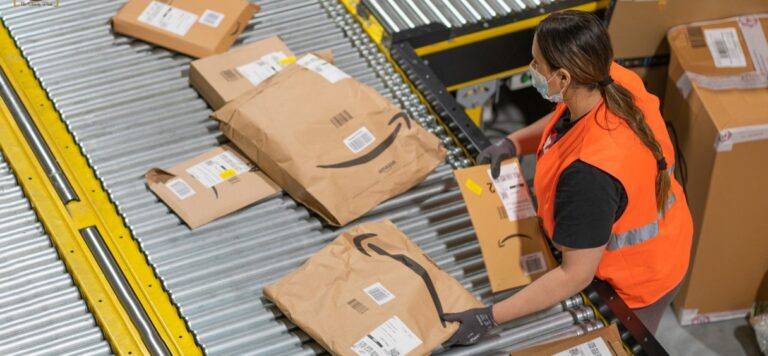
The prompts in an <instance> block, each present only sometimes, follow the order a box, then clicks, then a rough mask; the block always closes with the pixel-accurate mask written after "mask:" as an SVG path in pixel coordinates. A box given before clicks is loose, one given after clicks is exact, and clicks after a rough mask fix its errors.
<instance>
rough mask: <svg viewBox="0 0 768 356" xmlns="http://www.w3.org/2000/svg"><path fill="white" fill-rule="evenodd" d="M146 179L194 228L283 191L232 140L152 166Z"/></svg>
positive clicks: (152, 188)
mask: <svg viewBox="0 0 768 356" xmlns="http://www.w3.org/2000/svg"><path fill="white" fill-rule="evenodd" d="M145 179H146V180H147V185H148V186H149V189H151V190H152V191H153V192H155V194H157V196H158V197H160V199H162V200H163V201H164V202H165V203H166V204H168V206H169V207H170V208H171V209H172V210H173V211H174V212H176V214H177V215H179V217H180V218H181V219H182V220H184V222H186V223H187V225H189V227H190V228H192V229H194V228H196V227H199V226H201V225H204V224H207V223H209V222H211V221H213V220H215V219H217V218H219V217H222V216H224V215H227V214H229V213H232V212H234V211H237V210H239V209H242V208H244V207H246V206H248V205H250V204H253V203H255V202H257V201H260V200H263V199H265V198H268V197H271V196H274V195H275V194H278V193H279V192H280V191H281V190H280V187H279V186H277V184H275V183H274V182H272V180H271V179H269V178H267V176H266V175H264V173H262V172H261V171H259V170H258V169H257V168H256V167H254V165H253V164H252V163H250V162H249V161H248V159H246V158H245V157H244V156H243V155H242V153H240V152H239V151H238V150H237V149H236V148H235V147H233V146H231V145H229V144H226V145H223V146H220V147H216V148H214V149H213V150H210V151H208V152H206V153H203V154H201V155H199V156H197V157H195V158H192V159H190V160H188V161H185V162H183V163H180V164H178V165H176V166H174V167H172V168H169V169H167V170H163V169H160V168H152V169H150V170H149V172H147V174H146V175H145Z"/></svg>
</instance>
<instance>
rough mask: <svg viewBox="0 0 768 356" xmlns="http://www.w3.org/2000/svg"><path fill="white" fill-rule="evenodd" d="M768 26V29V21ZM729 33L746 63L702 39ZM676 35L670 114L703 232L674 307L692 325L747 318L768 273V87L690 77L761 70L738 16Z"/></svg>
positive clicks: (764, 24) (767, 24)
mask: <svg viewBox="0 0 768 356" xmlns="http://www.w3.org/2000/svg"><path fill="white" fill-rule="evenodd" d="M761 23H762V29H763V31H765V30H766V29H768V22H767V21H766V19H765V18H764V19H763V20H762V22H761ZM753 25H754V23H753ZM709 30H715V32H707V31H709ZM723 30H725V31H727V32H730V31H735V32H736V34H738V37H733V38H738V39H739V44H738V45H736V44H735V42H734V43H732V44H730V45H729V47H728V48H730V49H729V50H728V51H726V53H735V52H733V51H735V47H736V46H740V47H741V49H742V51H743V54H744V57H745V58H744V62H745V63H744V64H745V66H742V67H735V68H725V67H724V68H717V67H716V66H715V63H716V59H715V57H713V53H714V54H715V55H717V56H719V54H718V53H719V52H718V51H717V48H714V49H715V51H710V45H708V44H707V41H706V38H704V39H703V40H702V37H706V36H705V35H704V34H705V33H710V34H718V33H724V32H723ZM668 39H669V43H670V45H671V48H672V59H671V62H670V66H669V79H668V81H667V94H666V102H665V105H664V117H665V118H666V119H667V120H670V121H671V122H672V124H673V125H674V127H675V129H676V131H677V133H678V138H679V142H680V149H679V150H680V152H681V153H682V155H683V157H684V158H685V160H686V161H687V166H688V182H687V192H688V193H687V194H688V204H689V206H690V208H691V213H692V215H693V221H694V231H695V234H694V244H693V259H692V261H691V266H690V269H689V276H688V278H687V282H686V283H685V284H684V285H683V288H682V290H681V292H680V294H679V295H678V297H677V299H676V300H675V301H674V304H673V305H674V307H675V310H676V311H677V315H678V318H679V319H680V321H681V323H682V324H684V325H687V324H692V323H701V322H708V321H716V320H722V319H728V318H736V317H743V316H744V315H746V314H747V312H748V311H749V309H750V307H751V306H752V303H753V302H754V301H755V299H756V297H757V295H758V291H759V288H760V284H761V280H762V279H763V278H764V276H765V274H766V272H767V271H768V258H766V256H768V239H766V238H765V237H766V236H767V235H766V231H768V219H766V217H765V212H766V211H768V188H767V187H766V184H765V182H768V166H766V165H764V164H762V163H763V162H764V161H765V158H766V157H768V116H767V115H766V114H765V105H766V103H768V89H766V88H762V89H741V90H709V89H704V88H702V87H701V85H699V84H698V83H697V82H696V81H693V82H692V81H690V80H689V79H690V78H689V77H688V76H689V74H686V75H683V74H684V72H685V71H687V72H688V73H699V74H703V75H707V76H710V77H711V78H718V77H721V78H723V77H724V78H727V77H729V76H736V77H742V76H744V74H746V73H749V72H752V71H753V70H754V69H755V68H754V66H753V65H752V58H751V56H750V54H749V51H747V49H746V44H745V41H744V35H743V33H742V30H741V27H740V25H739V23H738V22H737V21H736V20H734V19H729V20H724V21H718V22H713V23H707V24H696V25H693V26H690V27H680V28H675V29H673V30H672V31H670V33H669V34H668ZM763 41H764V39H763ZM715 46H718V45H715ZM717 60H720V59H717ZM721 64H722V63H721ZM744 77H745V78H748V77H749V76H744Z"/></svg>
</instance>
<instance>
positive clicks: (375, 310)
mask: <svg viewBox="0 0 768 356" xmlns="http://www.w3.org/2000/svg"><path fill="white" fill-rule="evenodd" d="M258 10H259V8H258V6H255V5H252V4H249V3H248V2H247V1H244V0H225V1H221V0H218V1H212V0H211V1H192V0H186V1H182V0H179V1H174V2H173V3H170V4H169V3H166V2H159V1H149V0H133V1H129V2H128V3H127V4H126V5H125V6H124V7H123V8H122V9H121V10H120V11H119V13H118V14H117V15H116V16H115V17H114V19H113V28H114V30H115V31H116V32H118V33H122V34H125V35H129V36H133V37H135V38H138V39H142V40H144V41H147V42H151V43H153V44H156V45H159V46H162V47H165V48H168V49H171V50H174V51H177V52H180V53H182V54H185V55H189V56H192V57H196V58H197V59H196V60H194V61H192V62H191V64H190V67H189V78H190V84H191V85H192V87H194V88H195V89H196V90H197V91H198V93H199V94H200V96H201V97H202V98H203V99H204V100H205V101H206V102H207V103H208V105H209V106H210V107H211V108H212V109H213V110H214V112H213V114H212V115H211V118H212V119H213V120H216V121H217V122H219V124H220V128H221V130H222V132H223V133H224V135H225V136H226V137H227V138H228V139H229V140H230V142H229V143H226V144H223V145H221V146H219V147H217V148H215V149H213V150H211V151H208V152H205V153H203V154H201V155H199V156H197V157H194V158H192V159H190V160H187V161H185V162H180V163H178V164H177V165H176V166H173V167H170V168H152V169H150V170H149V171H148V172H147V173H146V176H145V177H146V181H147V185H148V186H149V188H150V189H151V190H152V191H153V192H154V193H155V194H156V195H157V196H158V197H159V198H160V199H161V200H163V201H164V202H165V203H166V204H167V205H168V206H169V207H170V208H171V209H172V210H173V211H174V212H176V214H177V215H178V216H179V217H180V218H181V219H182V220H183V221H184V222H185V223H186V224H187V225H188V226H189V227H190V228H192V229H194V228H197V227H199V226H201V225H203V224H206V223H208V222H211V221H213V220H215V219H217V218H220V217H222V216H224V215H227V214H230V213H233V212H235V211H237V210H240V209H242V208H245V207H247V206H249V205H252V204H255V203H257V202H259V201H262V200H264V199H266V198H268V197H271V196H274V195H276V194H280V192H281V191H284V192H285V193H287V194H289V195H290V196H291V197H292V198H293V199H295V200H296V201H298V202H300V203H302V204H303V205H304V206H306V207H307V208H308V209H310V210H312V211H313V212H315V213H316V214H317V216H319V217H320V218H321V219H322V220H323V221H324V222H325V223H327V224H328V225H331V226H344V225H347V224H348V223H350V222H352V221H354V220H355V219H357V218H359V217H360V216H362V215H364V214H365V213H367V212H368V211H370V210H371V209H373V208H374V207H376V206H377V205H379V204H380V203H381V202H383V201H385V200H387V199H390V198H392V197H395V196H396V195H398V194H401V193H403V192H405V191H406V190H408V189H410V188H412V187H413V186H415V185H417V184H419V183H420V182H421V181H422V180H424V179H425V177H426V176H427V175H428V174H429V173H430V172H432V171H433V170H434V169H435V167H436V166H437V165H439V164H440V163H441V162H442V161H443V160H444V158H445V150H444V148H443V147H442V145H441V144H440V142H439V141H438V139H437V138H436V137H434V136H432V135H431V134H429V133H428V132H427V131H426V130H424V129H423V128H422V127H420V126H419V125H418V124H416V123H415V122H414V121H413V120H412V119H411V118H410V117H409V116H408V115H407V114H406V113H404V112H403V111H401V110H400V109H399V108H398V107H396V106H395V105H393V104H392V103H390V102H389V101H387V100H386V99H385V98H384V97H382V96H381V95H380V94H379V93H378V92H377V91H376V90H374V89H373V88H370V87H368V86H366V85H364V84H362V83H360V82H358V81H356V80H354V79H353V78H350V77H349V76H348V75H347V74H345V73H344V72H343V71H342V70H340V69H339V68H337V67H335V66H334V65H333V64H332V61H333V58H332V53H330V51H325V52H318V53H308V54H303V55H297V54H295V53H294V52H292V51H291V49H290V48H288V47H287V46H286V44H285V43H283V42H282V41H281V40H280V38H279V37H271V38H267V39H264V40H261V41H258V42H252V43H248V44H245V45H242V46H239V47H236V48H233V49H232V50H229V47H230V46H231V45H232V44H233V43H234V42H235V40H236V39H237V37H238V36H239V34H240V32H241V31H242V30H243V29H244V28H245V27H246V26H247V25H248V23H249V20H250V19H251V17H252V16H253V15H254V14H255V13H256V12H257V11H258ZM502 170H503V173H504V174H503V177H504V179H503V180H499V181H493V180H492V179H491V177H490V175H489V172H488V167H487V166H486V167H473V168H470V169H466V170H462V171H457V172H456V178H457V181H458V182H459V185H460V187H461V191H462V194H463V195H464V197H465V201H466V202H467V205H468V210H469V212H470V214H471V217H472V221H473V223H474V224H475V227H476V228H477V233H478V238H479V240H480V244H481V248H482V250H483V254H484V255H485V260H486V266H487V267H488V271H489V278H490V280H491V285H492V289H493V290H494V291H501V290H508V289H510V288H515V287H519V286H522V285H525V284H528V283H530V282H531V281H532V280H534V279H535V278H537V277H539V276H541V275H543V274H544V273H546V272H547V271H549V270H550V269H552V268H554V267H555V266H556V262H555V260H554V259H553V258H552V255H551V253H550V251H549V248H548V245H547V243H546V241H545V237H544V236H543V234H542V232H541V229H540V228H539V225H538V220H537V218H536V216H535V212H534V211H533V207H532V204H531V199H530V196H528V191H527V189H524V190H523V189H519V190H518V191H517V192H515V193H514V194H511V193H512V192H511V191H509V189H510V188H509V187H512V186H516V185H518V184H520V183H521V182H523V183H524V181H523V180H522V173H521V172H520V168H519V164H518V163H517V162H516V161H510V162H507V164H505V165H504V167H503V168H502ZM501 192H504V194H501ZM508 193H510V194H508ZM502 196H504V197H505V198H504V199H502V198H501V197H502ZM264 292H265V295H266V296H267V297H268V298H270V299H271V300H272V301H274V303H275V304H276V305H277V306H278V307H279V308H280V309H281V310H282V311H283V313H284V314H285V315H286V316H287V317H288V318H290V319H291V320H292V321H293V322H294V323H296V324H297V325H298V326H299V327H301V328H302V329H303V330H304V331H305V332H307V334H309V335H310V336H312V337H313V338H314V339H315V340H316V341H317V342H319V343H320V344H321V345H323V347H325V348H326V349H327V350H329V351H330V352H332V353H334V354H360V355H373V354H379V355H382V354H386V355H406V354H425V353H429V352H430V351H432V350H433V349H434V348H435V347H438V346H439V345H440V344H441V343H443V342H445V341H446V340H447V339H448V338H449V337H450V336H451V335H452V334H453V333H454V332H455V331H456V330H457V328H458V324H456V323H449V322H446V321H444V320H443V315H444V314H445V313H456V312H462V311H464V310H467V309H471V308H476V307H480V306H482V305H481V304H480V302H478V301H477V299H476V298H475V297H474V296H472V295H471V294H470V293H469V292H468V291H467V290H466V289H465V288H464V287H463V286H462V285H461V284H459V283H458V282H457V281H456V280H455V279H454V278H453V277H451V276H450V275H448V274H447V273H445V272H444V271H442V270H441V269H440V268H439V267H438V266H437V265H436V264H435V263H434V262H433V261H431V260H430V259H429V258H428V257H427V256H426V255H425V254H424V252H423V251H421V250H420V249H419V248H418V247H417V246H416V245H415V244H414V243H413V242H412V241H411V240H410V239H409V238H408V237H407V236H405V235H404V234H403V233H402V232H400V231H399V230H398V229H397V227H396V226H395V225H394V224H392V223H391V222H389V221H379V222H370V223H365V224H361V225H358V226H353V227H350V228H349V229H347V230H345V232H344V233H342V234H341V235H340V236H338V238H337V239H336V240H335V241H333V242H332V243H330V244H329V245H328V246H327V247H325V248H324V249H323V250H321V251H320V252H318V253H317V254H316V255H314V256H313V257H311V258H310V259H309V260H308V261H307V262H306V264H305V265H304V266H303V267H301V268H299V269H298V270H296V271H294V272H292V273H290V274H288V275H287V276H285V277H284V278H283V279H281V280H280V281H278V282H276V283H274V284H273V285H270V286H268V287H267V288H265V290H264ZM339 320H343V321H344V322H342V323H339V322H337V321H339Z"/></svg>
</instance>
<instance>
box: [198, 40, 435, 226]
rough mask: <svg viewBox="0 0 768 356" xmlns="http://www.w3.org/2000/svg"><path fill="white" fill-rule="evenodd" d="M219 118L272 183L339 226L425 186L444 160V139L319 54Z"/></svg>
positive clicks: (238, 101)
mask: <svg viewBox="0 0 768 356" xmlns="http://www.w3.org/2000/svg"><path fill="white" fill-rule="evenodd" d="M213 118H214V119H216V120H218V121H219V122H220V123H221V130H222V132H224V135H226V136H227V137H228V138H229V139H230V140H231V141H232V142H234V143H235V144H236V145H237V146H238V147H239V148H240V149H241V150H242V151H243V152H244V153H245V154H246V155H247V156H248V157H249V158H250V159H251V160H253V161H254V162H255V163H256V165H258V166H259V167H260V168H261V169H262V170H263V171H264V172H265V173H266V174H267V175H268V176H269V177H270V178H272V180H274V181H275V182H276V183H278V184H279V185H280V186H281V187H283V189H284V190H285V191H286V192H287V193H288V194H290V195H291V196H292V197H293V198H294V199H296V200H297V201H299V202H301V203H303V204H304V205H305V206H307V207H308V208H309V209H311V210H313V211H314V212H316V213H317V214H318V215H320V216H321V217H322V218H323V219H324V220H325V221H326V222H328V223H329V224H331V225H335V226H341V225H345V224H347V223H349V222H350V221H352V220H354V219H356V218H358V217H360V216H361V215H363V214H365V213H366V212H368V211H369V210H370V209H372V208H374V207H375V206H377V205H378V204H379V203H381V202H383V201H384V200H387V199H389V198H392V197H394V196H396V195H398V194H400V193H402V192H404V191H406V190H408V189H410V188H411V187H413V186H414V185H416V184H418V183H420V182H421V181H422V180H424V178H425V177H426V176H427V175H428V174H429V173H430V172H432V170H434V168H435V167H436V166H437V165H438V164H440V162H441V161H443V159H444V158H445V150H444V148H443V147H442V145H441V143H440V141H439V140H438V139H437V137H435V136H433V135H432V134H430V133H428V132H427V131H426V130H424V129H423V128H422V127H421V126H419V125H418V124H417V123H416V122H414V121H413V120H412V119H411V118H410V117H409V116H408V115H407V114H405V113H404V112H403V111H401V110H400V109H399V108H397V107H396V106H394V105H393V104H391V103H390V102H389V101H387V99H385V98H384V97H382V96H381V95H380V94H379V93H378V92H376V90H374V89H373V88H371V87H369V86H367V85H365V84H362V83H360V82H358V81H356V80H354V79H352V78H350V77H349V76H348V75H347V74H345V73H344V72H342V71H341V70H339V69H338V68H336V67H334V66H333V65H331V64H330V63H328V62H326V61H325V60H323V59H321V58H319V57H317V56H315V55H313V54H308V55H305V56H303V57H301V58H300V59H299V60H297V61H296V63H294V64H291V65H289V66H288V67H286V68H284V69H283V70H282V71H280V72H278V73H277V74H275V75H273V76H271V77H269V78H267V79H266V80H264V81H263V82H261V84H259V85H258V86H257V87H256V88H254V89H252V90H249V91H248V92H246V93H245V94H243V95H242V96H240V97H239V98H237V99H235V100H234V101H231V102H230V103H228V104H227V105H225V106H224V107H222V108H221V109H219V110H217V111H216V112H214V113H213Z"/></svg>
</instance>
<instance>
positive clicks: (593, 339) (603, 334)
mask: <svg viewBox="0 0 768 356" xmlns="http://www.w3.org/2000/svg"><path fill="white" fill-rule="evenodd" d="M572 355H589V356H629V355H630V354H629V353H628V352H627V350H626V349H625V348H624V343H622V341H621V336H620V334H619V328H618V327H616V324H611V326H608V327H605V328H601V329H597V330H595V331H593V332H590V333H588V334H584V335H581V336H574V337H570V338H567V339H563V340H558V341H553V342H549V343H546V344H543V345H538V346H533V347H529V348H527V349H524V350H520V351H515V352H513V353H512V354H511V356H572Z"/></svg>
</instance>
